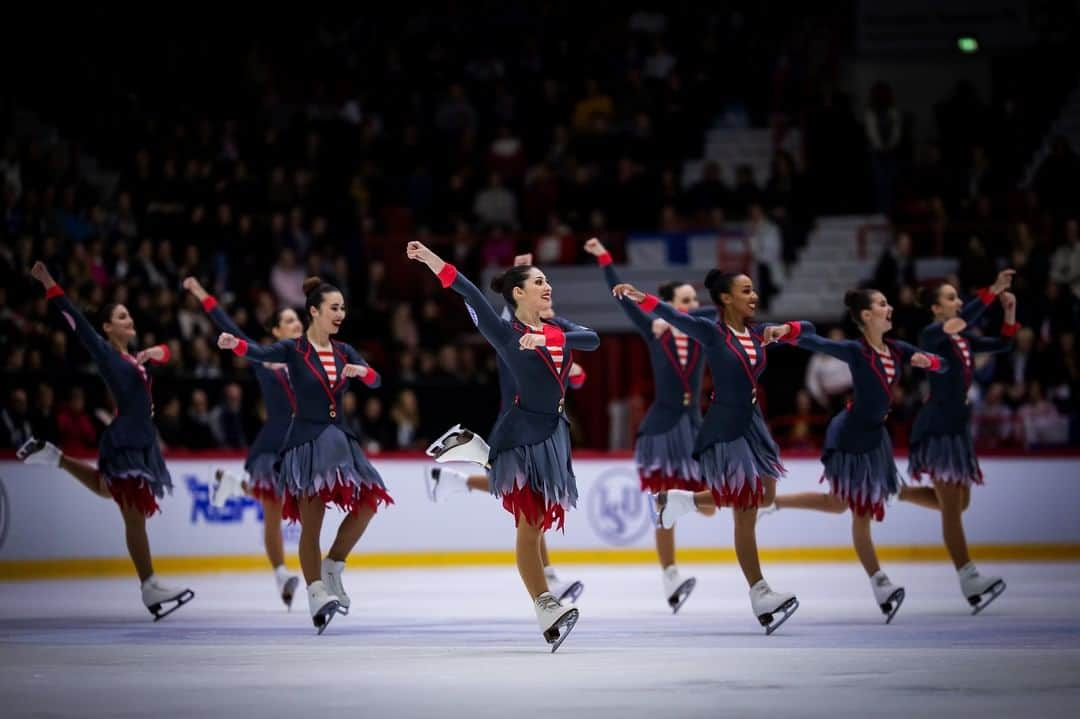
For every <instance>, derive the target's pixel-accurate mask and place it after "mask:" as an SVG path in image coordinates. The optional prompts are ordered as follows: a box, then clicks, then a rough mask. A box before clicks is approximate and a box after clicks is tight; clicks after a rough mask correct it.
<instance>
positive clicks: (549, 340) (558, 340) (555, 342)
mask: <svg viewBox="0 0 1080 719" xmlns="http://www.w3.org/2000/svg"><path fill="white" fill-rule="evenodd" d="M544 344H546V345H547V346H548V347H562V346H563V345H565V344H566V334H565V333H564V332H563V331H562V328H560V327H556V326H555V325H549V324H546V323H545V324H544Z"/></svg>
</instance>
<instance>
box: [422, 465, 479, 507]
mask: <svg viewBox="0 0 1080 719" xmlns="http://www.w3.org/2000/svg"><path fill="white" fill-rule="evenodd" d="M424 480H425V481H426V482H427V490H428V499H430V500H431V501H432V502H438V501H439V500H440V499H445V498H446V497H449V496H450V495H452V494H461V493H462V492H468V491H469V484H468V482H469V478H468V477H466V476H465V475H464V474H462V473H461V472H455V471H454V470H452V469H447V468H446V467H428V468H427V469H425V470H424Z"/></svg>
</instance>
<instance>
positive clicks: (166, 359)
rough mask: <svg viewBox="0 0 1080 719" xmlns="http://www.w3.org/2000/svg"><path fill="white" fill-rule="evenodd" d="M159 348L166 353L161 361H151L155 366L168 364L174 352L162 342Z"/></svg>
mask: <svg viewBox="0 0 1080 719" xmlns="http://www.w3.org/2000/svg"><path fill="white" fill-rule="evenodd" d="M158 347H160V348H161V351H162V352H163V353H164V356H162V358H161V359H159V360H150V361H151V362H153V363H154V364H168V363H169V360H171V359H172V352H170V351H169V345H167V344H165V343H164V342H162V343H161V344H159V345H158Z"/></svg>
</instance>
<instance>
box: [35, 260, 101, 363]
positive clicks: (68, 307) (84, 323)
mask: <svg viewBox="0 0 1080 719" xmlns="http://www.w3.org/2000/svg"><path fill="white" fill-rule="evenodd" d="M30 274H31V276H33V278H34V279H35V280H37V281H38V282H40V283H41V286H42V287H44V288H45V298H46V299H47V300H49V303H50V304H51V305H53V306H54V307H56V309H57V310H59V311H60V313H61V314H62V315H63V316H64V319H66V320H67V322H68V325H69V326H70V327H71V329H72V330H74V332H75V335H76V336H77V337H78V338H79V342H81V343H82V346H83V347H85V348H86V351H87V352H89V353H90V356H91V357H93V359H94V362H96V363H97V364H98V365H99V366H100V365H102V364H103V363H104V362H105V361H106V360H108V359H109V357H110V353H111V352H112V349H111V348H110V347H109V343H108V342H106V341H105V338H104V337H102V336H101V335H100V334H98V332H97V330H95V329H94V326H93V325H91V324H90V322H89V320H87V319H86V316H85V315H83V313H82V312H80V311H79V309H78V308H77V307H76V306H75V305H74V304H73V303H72V302H71V300H69V299H68V298H67V295H66V294H64V288H63V287H61V286H60V285H58V284H56V281H55V280H54V279H53V278H52V275H51V274H50V273H49V270H48V268H47V267H45V263H43V262H35V263H34V266H33V267H32V268H31V269H30Z"/></svg>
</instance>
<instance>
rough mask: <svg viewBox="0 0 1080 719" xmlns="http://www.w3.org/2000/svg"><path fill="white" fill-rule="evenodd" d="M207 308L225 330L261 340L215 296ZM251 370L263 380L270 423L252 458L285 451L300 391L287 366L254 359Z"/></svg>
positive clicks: (205, 304)
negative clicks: (250, 334)
mask: <svg viewBox="0 0 1080 719" xmlns="http://www.w3.org/2000/svg"><path fill="white" fill-rule="evenodd" d="M203 309H205V310H206V312H207V314H209V315H210V319H212V320H213V321H214V324H215V325H217V326H218V328H219V329H220V330H221V331H222V332H228V333H229V334H231V335H235V336H236V337H239V338H240V339H242V340H244V341H245V342H247V343H248V344H249V345H253V344H258V341H257V340H255V339H252V338H251V337H248V336H247V334H245V333H244V331H243V330H241V329H240V327H239V326H238V325H237V324H236V323H235V322H233V320H232V318H231V317H229V315H228V314H227V313H226V312H225V310H223V309H221V307H219V306H218V303H217V300H216V299H215V298H213V297H207V298H206V300H204V301H203ZM251 371H252V372H253V373H254V374H255V380H256V381H257V382H258V383H259V391H260V392H262V398H263V404H264V405H265V406H266V423H265V424H264V425H263V426H262V429H260V430H259V434H258V435H256V436H255V441H254V442H253V443H252V444H251V447H250V448H249V449H248V461H249V462H250V461H251V460H252V459H254V458H255V457H258V456H259V455H260V454H277V453H278V452H280V451H281V448H282V446H284V444H285V438H286V436H288V434H289V425H290V424H292V417H293V412H294V411H295V410H296V395H295V394H294V393H293V389H292V384H291V383H290V382H289V373H288V372H287V371H285V369H284V368H282V369H270V368H269V367H267V366H266V365H264V364H263V363H262V362H252V363H251Z"/></svg>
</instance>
